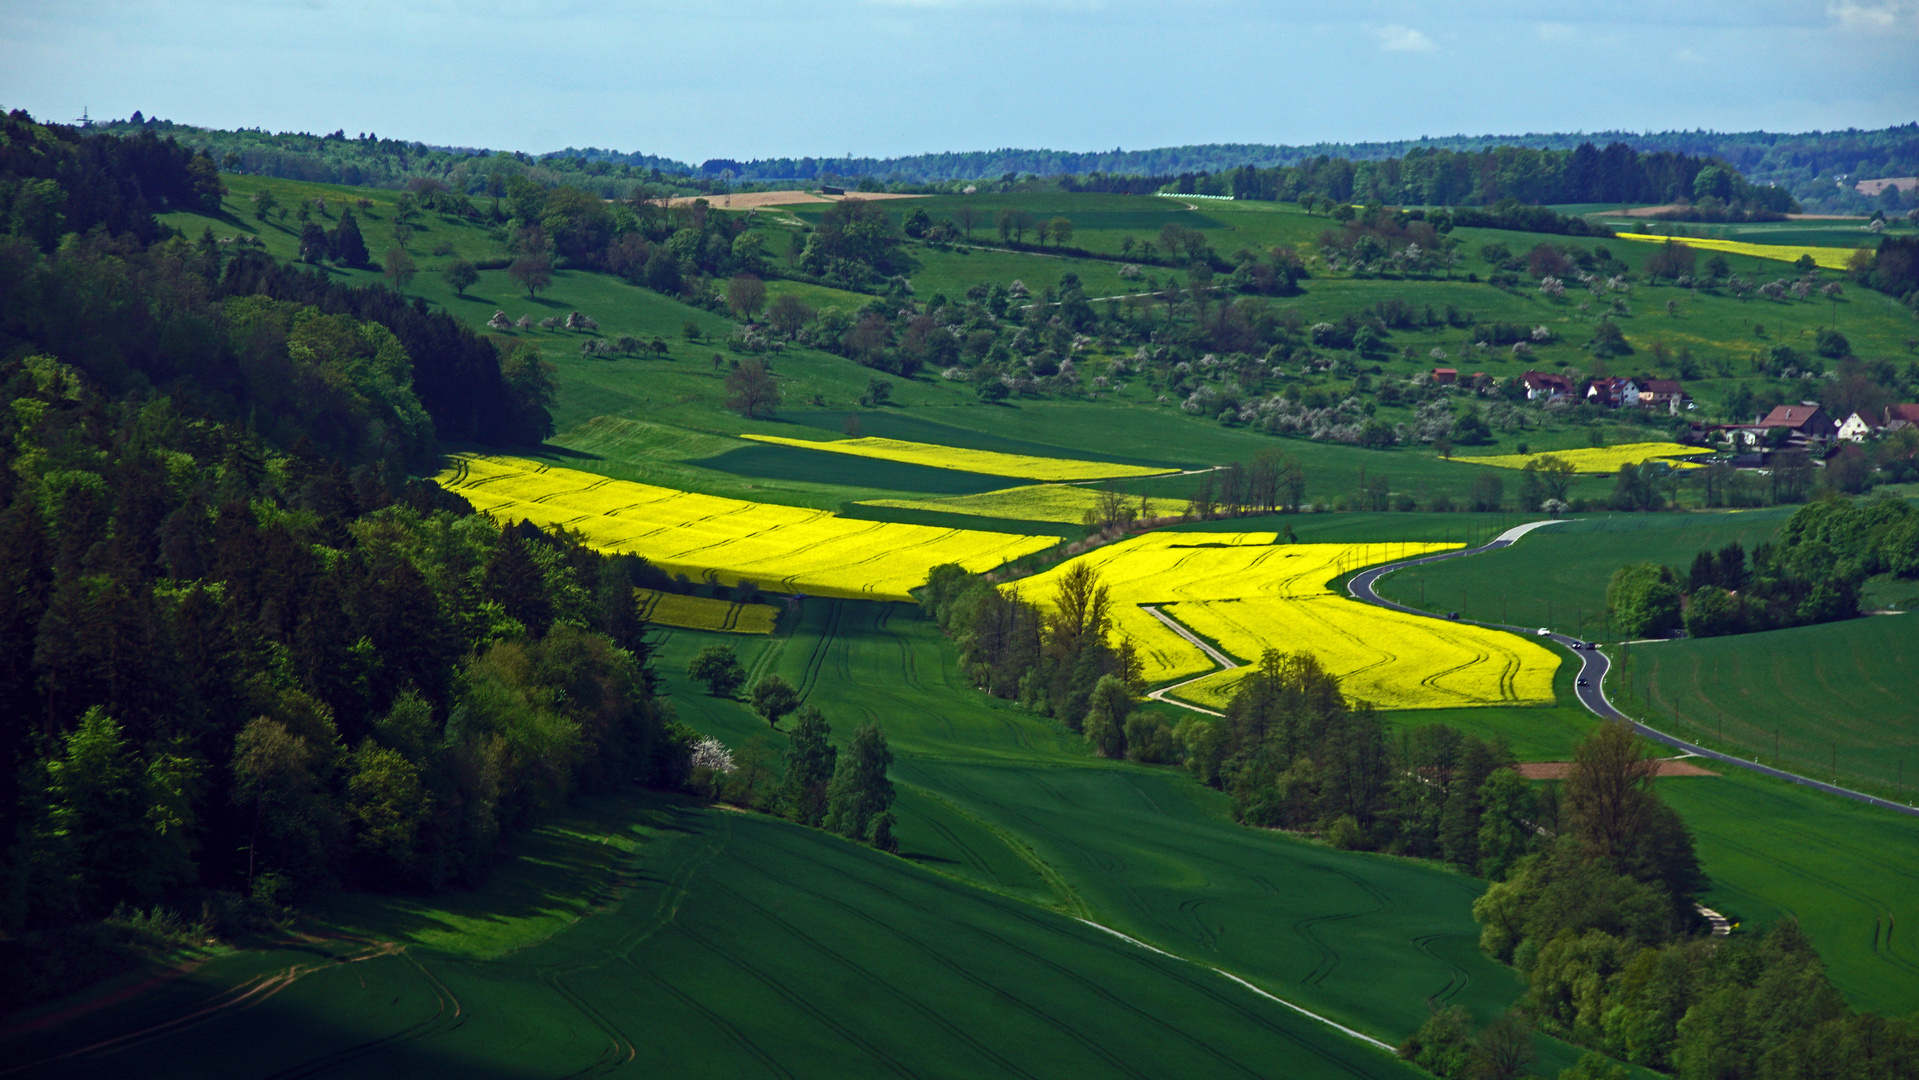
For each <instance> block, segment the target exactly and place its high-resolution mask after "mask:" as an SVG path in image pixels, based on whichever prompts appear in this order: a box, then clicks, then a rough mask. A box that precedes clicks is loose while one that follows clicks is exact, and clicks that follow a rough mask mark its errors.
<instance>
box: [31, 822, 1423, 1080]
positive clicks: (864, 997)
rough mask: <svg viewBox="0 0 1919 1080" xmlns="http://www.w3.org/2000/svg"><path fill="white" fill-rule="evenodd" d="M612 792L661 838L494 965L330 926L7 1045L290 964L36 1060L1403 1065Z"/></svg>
mask: <svg viewBox="0 0 1919 1080" xmlns="http://www.w3.org/2000/svg"><path fill="white" fill-rule="evenodd" d="M624 803H625V805H622V806H608V807H606V808H605V809H607V810H608V811H609V812H612V813H613V814H614V816H623V817H627V818H630V819H638V820H640V821H644V822H647V823H648V824H649V825H650V826H651V827H652V828H653V829H654V830H655V833H656V834H655V835H654V837H653V838H652V839H650V840H649V841H647V842H646V843H645V845H644V846H642V847H640V848H639V850H638V852H637V854H636V856H635V857H633V858H631V859H629V860H627V861H626V865H625V866H624V867H623V868H622V872H621V875H620V880H619V882H618V886H617V889H615V890H609V891H608V892H606V893H605V894H604V895H603V896H602V897H601V898H600V899H601V901H602V903H601V904H600V905H599V906H597V907H596V908H595V909H594V910H593V911H592V912H591V914H590V915H588V916H587V917H584V918H582V919H580V920H579V921H578V922H577V923H576V924H574V925H573V926H572V927H571V928H570V929H569V930H567V931H566V932H565V933H561V934H557V935H554V936H551V937H548V938H545V939H543V940H538V941H535V942H532V943H530V944H528V945H527V946H526V947H524V948H522V949H519V950H517V951H514V952H512V953H509V954H506V955H503V956H497V957H493V958H489V959H485V960H476V959H472V958H469V957H465V956H461V955H458V954H455V953H448V952H443V951H439V950H435V949H433V948H431V947H424V946H416V947H415V948H413V949H411V950H409V951H408V952H407V953H406V954H404V955H395V954H392V953H386V954H376V955H373V956H371V957H368V958H365V959H362V960H360V961H359V962H357V963H342V962H339V961H340V960H341V959H343V958H345V957H346V956H347V955H350V954H351V952H352V951H353V948H352V946H349V945H346V944H345V943H342V942H339V941H328V940H316V941H315V942H313V943H312V944H310V945H306V946H302V947H294V948H287V949H282V950H278V951H277V952H273V953H256V954H246V955H243V956H240V957H235V958H231V959H230V960H228V961H224V962H216V963H215V964H210V965H208V966H207V967H205V968H202V969H201V970H199V971H197V972H195V973H193V974H192V975H190V976H188V977H186V978H184V979H181V980H179V981H177V982H175V983H174V984H172V985H170V986H169V987H167V988H166V989H165V990H163V991H161V992H158V993H155V994H150V995H147V996H146V997H143V998H141V999H138V1000H137V1001H136V1002H135V1003H133V1004H130V1005H128V1006H123V1007H122V1008H119V1009H116V1010H109V1011H107V1012H104V1013H98V1014H94V1015H92V1016H89V1017H86V1018H83V1019H81V1020H80V1021H78V1022H76V1023H74V1024H71V1025H68V1026H66V1027H64V1028H59V1029H55V1030H52V1031H48V1032H43V1033H37V1034H35V1035H32V1036H28V1037H25V1038H20V1039H16V1040H12V1041H11V1042H10V1043H9V1044H8V1045H7V1053H8V1057H9V1059H10V1060H12V1061H15V1062H26V1061H32V1060H35V1059H37V1058H39V1057H41V1056H42V1055H45V1054H49V1053H57V1052H59V1051H62V1050H65V1049H68V1048H71V1047H72V1046H74V1045H76V1044H79V1045H84V1041H85V1040H88V1039H89V1038H90V1037H94V1036H97V1035H101V1034H105V1033H107V1032H113V1031H118V1030H120V1029H121V1025H122V1024H123V1023H125V1022H126V1021H127V1020H128V1019H130V1018H131V1016H132V1014H134V1013H136V1012H137V1013H138V1014H139V1016H140V1017H141V1018H146V1019H153V1020H159V1019H161V1018H165V1017H171V1016H177V1015H179V1014H181V1013H183V1012H190V1011H192V1010H193V1007H194V1006H195V1005H205V1004H208V1003H211V1002H212V1001H213V1000H214V998H213V995H215V994H216V993H217V992H218V991H219V990H220V989H222V988H223V987H224V986H225V985H228V984H230V983H231V982H233V981H236V980H237V979H238V978H241V977H244V976H247V975H250V974H254V973H257V972H264V971H269V970H272V969H273V968H274V967H276V966H277V967H282V968H284V967H287V966H290V965H297V966H298V967H299V968H300V969H302V970H304V971H306V972H307V974H305V977H303V978H301V979H299V980H297V981H295V982H293V983H292V984H291V986H289V987H287V988H285V989H284V990H282V991H281V992H279V993H278V994H277V995H274V996H271V997H268V998H266V999H265V1000H263V1001H261V1002H260V1003H258V1004H256V1005H254V1006H253V1007H251V1008H249V1009H245V1010H239V1011H228V1012H216V1013H214V1014H212V1015H211V1016H210V1017H208V1018H204V1019H202V1020H201V1022H199V1023H198V1024H196V1025H193V1026H191V1027H190V1028H189V1029H186V1030H174V1031H162V1032H156V1033H153V1034H150V1035H147V1036H145V1037H142V1038H139V1039H137V1040H136V1041H135V1042H134V1043H133V1044H132V1045H131V1046H127V1047H125V1048H123V1049H122V1050H121V1051H120V1052H117V1053H115V1052H106V1053H91V1054H83V1055H82V1056H80V1057H79V1058H77V1059H69V1060H66V1061H62V1062H58V1063H57V1064H53V1065H50V1066H48V1067H46V1068H43V1069H39V1070H33V1071H31V1072H30V1073H29V1075H60V1076H116V1075H124V1073H125V1070H126V1068H127V1067H128V1065H129V1064H131V1060H130V1059H131V1058H132V1055H136V1054H137V1055H138V1057H137V1060H138V1062H139V1069H140V1071H141V1073H142V1075H148V1076H175V1075H178V1076H207V1075H220V1076H233V1077H243V1076H273V1075H283V1074H285V1073H286V1072H287V1071H298V1072H301V1073H303V1074H305V1073H309V1072H317V1071H320V1070H326V1071H328V1072H329V1074H330V1075H339V1074H343V1073H344V1074H347V1075H366V1076H391V1075H449V1074H459V1075H464V1076H478V1077H495V1076H497V1077H510V1076H527V1075H575V1074H578V1073H580V1072H584V1071H591V1072H595V1073H601V1072H620V1073H624V1074H627V1075H635V1076H676V1077H677V1076H686V1077H696V1076H697V1077H703V1076H712V1077H723V1076H724V1077H732V1076H741V1075H755V1076H758V1075H772V1076H789V1077H790V1076H828V1075H837V1076H867V1075H886V1074H892V1075H903V1076H908V1075H910V1076H927V1077H942V1076H950V1077H974V1076H1023V1077H1040V1076H1065V1075H1126V1076H1135V1077H1147V1076H1178V1075H1192V1072H1193V1070H1195V1069H1199V1070H1202V1071H1204V1072H1206V1073H1207V1074H1209V1075H1241V1076H1260V1075H1272V1064H1271V1063H1273V1062H1276V1061H1284V1062H1286V1067H1285V1072H1286V1075H1288V1076H1302V1077H1364V1078H1380V1080H1384V1078H1389V1077H1411V1076H1413V1075H1415V1074H1414V1071H1413V1070H1411V1069H1409V1068H1407V1067H1406V1066H1403V1065H1400V1064H1399V1063H1397V1062H1395V1061H1394V1060H1392V1059H1391V1057H1390V1056H1388V1055H1386V1054H1384V1053H1382V1052H1380V1051H1378V1050H1376V1049H1373V1048H1370V1047H1366V1046H1363V1045H1361V1044H1359V1043H1357V1042H1354V1041H1352V1040H1350V1039H1346V1038H1344V1037H1341V1036H1337V1035H1335V1034H1332V1033H1331V1032H1329V1030H1328V1029H1326V1028H1325V1027H1323V1026H1321V1025H1319V1024H1317V1023H1315V1022H1313V1021H1311V1020H1309V1019H1307V1018H1304V1017H1301V1016H1299V1015H1298V1014H1296V1013H1292V1012H1290V1011H1288V1010H1285V1009H1283V1008H1280V1007H1279V1006H1277V1005H1273V1004H1272V1003H1270V1002H1264V1001H1261V1000H1259V999H1258V998H1256V997H1254V996H1253V995H1252V994H1250V993H1247V992H1246V991H1244V990H1243V989H1241V988H1239V987H1236V986H1234V985H1232V984H1231V983H1230V982H1228V981H1227V980H1226V979H1224V978H1223V977H1220V976H1218V975H1215V974H1212V973H1209V972H1206V971H1203V970H1201V969H1198V968H1196V967H1194V966H1192V965H1189V964H1184V963H1181V962H1179V961H1177V960H1173V959H1170V958H1166V957H1161V956H1156V955H1154V954H1152V953H1150V952H1147V951H1146V950H1143V949H1139V948H1137V947H1135V946H1132V945H1129V944H1126V943H1125V942H1122V941H1120V940H1118V939H1117V938H1114V937H1112V936H1110V935H1108V934H1105V933H1103V932H1101V931H1099V930H1097V929H1095V928H1093V927H1089V926H1086V925H1084V924H1081V923H1078V922H1075V921H1073V920H1071V919H1069V918H1066V917H1064V916H1061V915H1056V914H1052V913H1049V912H1046V911H1043V910H1040V909H1037V908H1034V907H1031V906H1029V905H1025V904H1021V903H1018V902H1016V901H1013V900H1009V899H1005V898H1002V897H997V896H994V895H992V894H990V893H984V892H980V891H978V890H974V889H970V888H967V887H965V886H963V885H960V884H958V883H956V882H953V881H951V880H950V879H947V878H944V877H940V876H937V875H934V874H930V873H927V872H925V871H921V870H916V869H914V868H912V867H910V866H905V865H903V864H901V863H900V862H899V861H898V860H894V859H892V858H890V857H887V856H884V855H880V854H878V853H875V852H872V851H869V850H865V849H861V848H858V847H856V846H853V845H850V844H847V843H845V842H844V841H841V840H839V839H837V838H834V837H830V836H827V835H825V834H823V833H819V832H814V831H811V830H806V829H801V828H799V827H797V826H792V825H788V824H785V823H783V822H779V821H774V820H771V819H767V818H762V817H758V816H753V815H742V814H731V813H726V812H723V811H715V810H705V809H700V808H697V807H694V806H691V805H688V804H684V803H678V802H673V801H670V800H665V799H661V798H658V797H645V796H635V797H632V798H630V799H627V800H624ZM493 892H494V890H493V889H489V890H487V898H488V899H493V897H492V896H491V894H492V893H493ZM399 929H400V930H401V931H402V933H401V935H400V937H399V940H402V941H405V940H409V939H412V940H416V941H417V940H419V938H418V937H417V936H415V935H410V934H408V933H406V932H405V928H404V927H401V928H399Z"/></svg>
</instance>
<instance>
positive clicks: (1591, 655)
mask: <svg viewBox="0 0 1919 1080" xmlns="http://www.w3.org/2000/svg"><path fill="white" fill-rule="evenodd" d="M1562 520H1569V519H1563V518H1561V519H1554V520H1549V521H1532V522H1527V523H1526V524H1524V525H1518V526H1514V527H1513V528H1510V529H1507V530H1506V531H1505V532H1503V533H1500V534H1499V535H1498V536H1496V537H1494V538H1493V539H1491V540H1489V541H1487V542H1486V543H1484V544H1481V545H1480V546H1478V547H1475V548H1461V549H1459V550H1455V551H1447V552H1441V553H1438V554H1433V555H1424V556H1420V557H1419V558H1414V559H1401V560H1400V561H1398V562H1393V563H1385V564H1382V565H1380V566H1374V567H1369V568H1367V569H1365V570H1362V571H1360V572H1359V573H1358V574H1355V575H1354V576H1353V577H1352V579H1351V580H1349V581H1348V582H1347V583H1346V591H1347V592H1348V593H1350V594H1352V596H1353V597H1354V598H1355V599H1357V600H1362V601H1365V602H1366V603H1368V604H1376V605H1378V606H1380V607H1383V608H1390V609H1391V610H1394V611H1402V612H1405V613H1406V614H1408V615H1419V616H1422V617H1424V618H1428V619H1440V620H1442V621H1446V622H1459V623H1464V624H1468V625H1472V626H1483V627H1487V628H1488V629H1492V630H1504V631H1506V632H1507V633H1510V634H1517V635H1519V636H1520V637H1532V636H1535V634H1536V631H1532V630H1528V629H1526V628H1525V627H1523V626H1508V625H1506V624H1504V623H1487V622H1478V621H1476V620H1473V619H1458V620H1452V619H1446V618H1445V617H1444V616H1441V615H1435V614H1433V613H1432V612H1430V611H1421V610H1420V609H1418V608H1416V607H1412V606H1410V605H1407V604H1401V603H1398V602H1396V601H1392V600H1388V599H1386V598H1385V597H1383V596H1380V595H1379V593H1378V592H1377V591H1376V589H1375V586H1376V585H1377V584H1378V583H1379V579H1380V578H1382V577H1385V576H1386V575H1387V574H1390V573H1392V572H1394V571H1396V570H1404V569H1406V568H1407V567H1409V566H1423V565H1425V564H1427V563H1433V562H1439V561H1441V560H1443V559H1458V558H1463V557H1465V556H1468V555H1479V554H1482V553H1484V552H1487V551H1493V550H1496V549H1498V548H1503V547H1511V546H1512V544H1513V542H1514V541H1516V540H1518V539H1519V538H1520V537H1523V536H1525V535H1526V534H1527V533H1529V532H1532V531H1533V530H1534V529H1539V528H1543V527H1545V526H1547V525H1555V524H1558V522H1559V521H1562ZM1546 636H1547V637H1549V638H1550V639H1551V640H1552V641H1554V642H1555V643H1557V644H1559V645H1561V646H1564V647H1566V648H1569V649H1574V651H1575V654H1576V655H1577V656H1578V657H1579V672H1578V675H1577V677H1578V678H1580V679H1584V680H1586V681H1587V682H1588V683H1589V684H1590V685H1587V686H1579V685H1577V684H1575V685H1574V687H1573V697H1574V698H1576V699H1577V700H1578V701H1579V704H1580V705H1582V706H1584V707H1585V709H1586V711H1587V712H1590V713H1592V714H1593V715H1594V716H1597V717H1599V718H1600V719H1601V720H1619V721H1623V722H1625V723H1627V724H1630V725H1632V729H1633V731H1634V732H1636V733H1638V734H1640V735H1643V736H1645V737H1646V738H1648V739H1651V740H1653V741H1654V742H1658V743H1663V744H1665V745H1666V746H1669V747H1672V748H1673V749H1675V750H1679V751H1683V752H1685V753H1688V754H1692V755H1694V756H1697V757H1701V758H1707V759H1710V760H1712V761H1717V762H1722V763H1724V764H1727V765H1735V766H1738V767H1739V768H1741V769H1745V770H1747V771H1749V772H1756V773H1759V774H1760V775H1761V776H1770V777H1772V778H1773V779H1775V780H1785V781H1787V782H1789V783H1794V784H1800V785H1803V786H1805V787H1809V788H1812V789H1814V790H1816V791H1823V792H1825V793H1826V794H1828V795H1837V796H1839V797H1840V798H1844V799H1851V800H1853V801H1855V802H1862V803H1865V804H1867V805H1868V806H1877V807H1880V808H1881V809H1885V810H1893V811H1896V812H1898V813H1900V814H1904V815H1906V816H1907V817H1919V807H1914V806H1909V805H1907V804H1905V803H1897V802H1893V801H1892V800H1890V799H1882V798H1880V797H1879V796H1877V795H1868V794H1866V793H1865V792H1863V791H1854V790H1853V789H1851V788H1847V787H1840V786H1839V785H1838V784H1828V783H1826V782H1825V781H1823V780H1814V779H1813V778H1812V777H1810V776H1801V775H1800V774H1798V773H1793V772H1787V771H1786V770H1784V769H1776V768H1773V767H1772V766H1770V765H1761V764H1760V763H1759V762H1758V761H1757V760H1756V759H1755V760H1751V761H1748V760H1747V759H1745V758H1742V757H1739V756H1737V755H1735V754H1727V753H1722V752H1720V751H1718V750H1713V749H1711V748H1709V747H1704V746H1700V745H1698V744H1697V743H1690V742H1687V741H1686V740H1684V739H1682V738H1680V737H1678V736H1677V735H1668V734H1666V733H1665V732H1663V731H1660V730H1659V729H1658V728H1655V727H1653V726H1652V725H1650V724H1646V723H1643V722H1641V721H1638V720H1635V719H1633V718H1632V717H1630V716H1627V715H1626V714H1625V713H1623V712H1621V711H1620V710H1619V708H1618V706H1616V705H1614V704H1613V703H1612V699H1611V698H1609V697H1607V696H1606V676H1607V675H1608V674H1610V673H1611V672H1612V661H1611V660H1610V659H1609V658H1607V656H1606V654H1605V653H1603V652H1601V651H1600V650H1598V649H1597V648H1576V646H1580V645H1583V644H1585V643H1584V641H1583V639H1580V638H1576V637H1572V636H1570V635H1567V634H1554V633H1548V634H1547V635H1546Z"/></svg>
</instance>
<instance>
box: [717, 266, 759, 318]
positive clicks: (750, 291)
mask: <svg viewBox="0 0 1919 1080" xmlns="http://www.w3.org/2000/svg"><path fill="white" fill-rule="evenodd" d="M726 306H727V307H729V308H732V309H733V314H735V315H738V316H739V317H740V318H742V319H745V320H747V321H748V322H751V321H752V320H753V317H754V316H756V315H758V314H759V313H760V309H761V308H763V307H765V306H766V282H764V281H761V280H760V279H759V278H758V277H756V276H754V275H752V274H741V275H739V276H738V277H736V278H734V279H733V280H731V281H729V282H727V283H726Z"/></svg>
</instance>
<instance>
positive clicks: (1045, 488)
mask: <svg viewBox="0 0 1919 1080" xmlns="http://www.w3.org/2000/svg"><path fill="white" fill-rule="evenodd" d="M1099 494H1100V493H1099V489H1098V488H1090V487H1073V486H1069V485H1065V484H1033V485H1031V486H1029V487H1016V488H1004V489H1002V490H999V491H989V492H987V493H985V494H984V495H955V496H953V497H952V498H949V499H868V500H866V501H865V502H862V503H860V505H861V506H890V507H894V508H896V509H900V510H934V511H938V512H940V513H946V514H970V515H973V516H976V517H993V518H1013V519H1016V520H1021V521H1058V522H1064V523H1065V524H1068V525H1078V524H1079V523H1080V522H1081V521H1082V520H1084V519H1085V517H1086V512H1087V511H1088V510H1093V509H1096V508H1097V506H1098V503H1099ZM1127 502H1128V503H1129V504H1130V505H1132V506H1133V507H1135V508H1137V507H1138V506H1139V500H1138V499H1136V498H1132V497H1130V496H1129V497H1128V499H1127ZM1164 506H1165V507H1166V508H1167V509H1171V510H1178V509H1181V508H1183V507H1184V506H1185V503H1184V502H1180V501H1169V502H1167V503H1165V504H1164Z"/></svg>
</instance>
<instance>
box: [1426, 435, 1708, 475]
mask: <svg viewBox="0 0 1919 1080" xmlns="http://www.w3.org/2000/svg"><path fill="white" fill-rule="evenodd" d="M1713 452H1714V451H1712V450H1710V449H1707V448H1705V447H1701V446H1684V445H1681V444H1679V443H1669V442H1641V443H1620V444H1619V445H1618V446H1582V447H1580V448H1579V449H1577V450H1544V451H1541V452H1540V453H1537V454H1496V455H1494V456H1492V457H1461V458H1454V459H1453V460H1454V461H1458V462H1462V463H1464V464H1467V465H1491V466H1493V467H1494V468H1498V469H1523V468H1525V467H1526V463H1527V462H1528V461H1537V460H1539V459H1540V458H1543V457H1548V456H1550V457H1556V458H1558V459H1559V460H1561V461H1564V462H1568V463H1570V464H1571V465H1572V467H1573V471H1574V472H1582V473H1614V472H1618V471H1619V467H1620V466H1621V465H1626V464H1632V465H1638V464H1640V463H1641V462H1645V461H1654V460H1664V461H1665V462H1666V464H1668V465H1671V466H1673V467H1675V468H1680V469H1697V468H1702V466H1701V465H1700V464H1699V463H1698V462H1696V461H1684V460H1669V459H1674V458H1685V457H1688V456H1698V455H1700V454H1711V453H1713Z"/></svg>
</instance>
